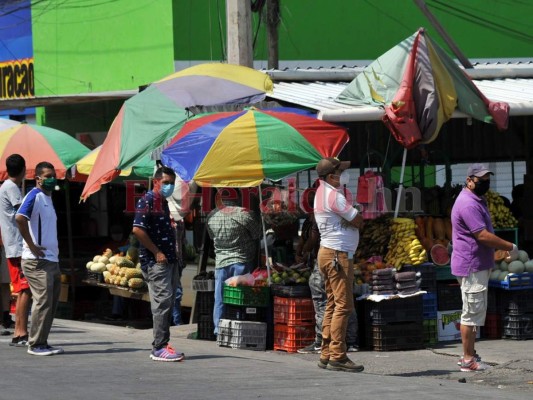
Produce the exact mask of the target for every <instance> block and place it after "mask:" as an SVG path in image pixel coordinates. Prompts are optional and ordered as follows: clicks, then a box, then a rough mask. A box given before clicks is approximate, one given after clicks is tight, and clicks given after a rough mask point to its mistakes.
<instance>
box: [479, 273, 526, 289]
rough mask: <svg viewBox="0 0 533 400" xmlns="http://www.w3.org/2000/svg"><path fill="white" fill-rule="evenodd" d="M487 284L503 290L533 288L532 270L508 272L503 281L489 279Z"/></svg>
mask: <svg viewBox="0 0 533 400" xmlns="http://www.w3.org/2000/svg"><path fill="white" fill-rule="evenodd" d="M489 286H491V287H497V288H502V289H505V290H524V289H533V272H523V273H521V274H509V275H507V276H506V277H505V280H503V281H489Z"/></svg>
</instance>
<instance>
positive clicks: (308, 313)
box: [274, 296, 315, 353]
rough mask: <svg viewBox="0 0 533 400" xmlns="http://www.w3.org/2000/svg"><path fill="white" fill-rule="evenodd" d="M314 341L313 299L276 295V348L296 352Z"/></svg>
mask: <svg viewBox="0 0 533 400" xmlns="http://www.w3.org/2000/svg"><path fill="white" fill-rule="evenodd" d="M314 341H315V310H314V307H313V300H312V299H308V298H291V297H279V296H274V350H282V351H286V352H288V353H295V352H296V351H297V350H298V349H301V348H304V347H306V346H308V345H310V344H311V343H313V342H314Z"/></svg>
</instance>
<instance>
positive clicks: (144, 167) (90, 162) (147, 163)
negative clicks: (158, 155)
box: [75, 145, 155, 178]
mask: <svg viewBox="0 0 533 400" xmlns="http://www.w3.org/2000/svg"><path fill="white" fill-rule="evenodd" d="M101 149H102V145H100V146H98V147H96V148H95V149H93V150H91V152H90V153H88V154H87V155H86V156H85V157H83V158H81V159H80V160H79V161H77V162H76V164H75V166H76V171H77V172H78V173H80V174H82V175H89V174H90V173H91V171H92V169H93V167H94V163H95V162H96V158H97V157H98V154H99V153H100V150H101ZM154 167H155V160H151V159H150V157H149V156H144V157H143V158H141V159H140V160H139V162H138V163H136V164H135V166H134V167H132V168H128V169H124V170H121V171H120V176H130V175H131V174H132V173H133V174H134V175H136V176H138V177H142V178H150V177H151V176H152V175H153V174H154Z"/></svg>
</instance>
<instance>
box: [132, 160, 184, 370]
mask: <svg viewBox="0 0 533 400" xmlns="http://www.w3.org/2000/svg"><path fill="white" fill-rule="evenodd" d="M175 180H176V174H175V173H174V171H173V170H172V169H170V168H167V167H160V168H158V169H157V171H156V172H155V174H154V179H153V184H154V187H153V189H152V190H150V191H148V192H147V193H146V194H145V195H144V196H143V197H142V198H141V199H140V200H139V202H138V203H137V206H136V208H135V217H134V220H133V234H134V235H135V237H136V238H137V239H138V240H139V243H140V246H139V258H140V260H141V269H142V273H143V276H144V280H145V281H146V282H147V284H148V291H149V293H150V304H151V309H152V318H153V337H154V340H153V342H152V352H151V353H150V358H151V359H152V360H154V361H171V362H172V361H181V360H183V358H184V357H185V355H184V354H183V353H180V352H177V351H175V350H174V349H173V348H172V346H170V344H169V341H170V316H171V313H172V307H173V305H174V298H175V295H176V286H177V282H178V279H179V275H178V268H177V264H176V238H175V236H174V230H173V228H172V223H171V219H170V211H169V208H168V203H167V200H166V198H167V197H168V196H170V195H171V194H172V192H173V191H174V182H175Z"/></svg>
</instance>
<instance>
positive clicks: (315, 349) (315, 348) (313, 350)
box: [296, 343, 322, 354]
mask: <svg viewBox="0 0 533 400" xmlns="http://www.w3.org/2000/svg"><path fill="white" fill-rule="evenodd" d="M321 349H322V346H321V345H320V344H317V343H313V344H310V345H309V346H307V347H304V348H303V349H298V350H296V351H297V352H298V353H300V354H318V353H320V350H321Z"/></svg>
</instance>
